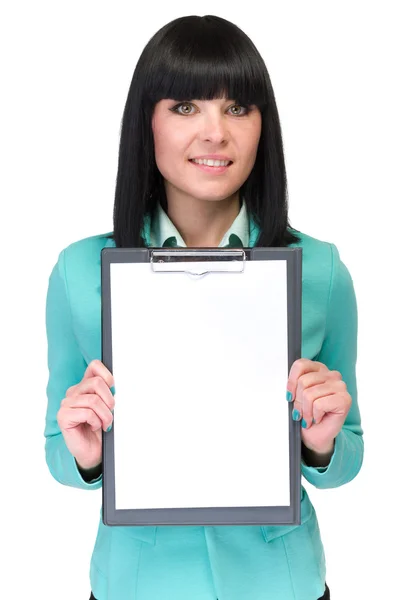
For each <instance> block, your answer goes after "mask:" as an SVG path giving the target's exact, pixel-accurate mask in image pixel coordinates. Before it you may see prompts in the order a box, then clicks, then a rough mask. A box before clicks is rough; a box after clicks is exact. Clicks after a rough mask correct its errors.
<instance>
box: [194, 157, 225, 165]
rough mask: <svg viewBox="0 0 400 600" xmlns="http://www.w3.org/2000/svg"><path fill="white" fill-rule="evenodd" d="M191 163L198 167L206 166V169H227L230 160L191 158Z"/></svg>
mask: <svg viewBox="0 0 400 600" xmlns="http://www.w3.org/2000/svg"><path fill="white" fill-rule="evenodd" d="M190 160H191V162H195V163H197V164H198V165H207V166H208V167H227V166H228V165H229V163H230V162H231V161H230V160H211V159H209V158H207V159H205V158H191V159H190Z"/></svg>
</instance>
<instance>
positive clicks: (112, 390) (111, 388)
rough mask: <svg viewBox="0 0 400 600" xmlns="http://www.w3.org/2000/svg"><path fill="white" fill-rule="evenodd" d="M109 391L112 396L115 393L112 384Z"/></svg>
mask: <svg viewBox="0 0 400 600" xmlns="http://www.w3.org/2000/svg"><path fill="white" fill-rule="evenodd" d="M110 392H111V393H112V395H113V396H114V395H115V386H113V385H112V386H111V387H110Z"/></svg>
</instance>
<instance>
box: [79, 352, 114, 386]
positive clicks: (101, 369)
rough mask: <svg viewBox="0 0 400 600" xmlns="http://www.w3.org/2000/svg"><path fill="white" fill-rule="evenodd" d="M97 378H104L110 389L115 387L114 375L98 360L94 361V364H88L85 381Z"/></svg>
mask: <svg viewBox="0 0 400 600" xmlns="http://www.w3.org/2000/svg"><path fill="white" fill-rule="evenodd" d="M96 376H99V377H102V378H103V379H104V381H105V382H106V384H107V385H108V387H109V388H110V387H112V386H114V385H115V383H114V376H113V374H112V373H111V372H110V371H109V370H108V369H107V367H106V366H105V364H104V363H102V362H101V360H97V359H95V360H92V362H91V363H89V364H88V366H87V369H86V371H85V374H84V376H83V379H90V378H91V377H96Z"/></svg>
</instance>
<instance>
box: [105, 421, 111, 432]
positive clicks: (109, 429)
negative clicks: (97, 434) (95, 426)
mask: <svg viewBox="0 0 400 600" xmlns="http://www.w3.org/2000/svg"><path fill="white" fill-rule="evenodd" d="M111 429H112V423H111V425H110V427H109V428H108V429H106V432H107V433H108V432H109V431H111Z"/></svg>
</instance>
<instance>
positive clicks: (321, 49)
mask: <svg viewBox="0 0 400 600" xmlns="http://www.w3.org/2000/svg"><path fill="white" fill-rule="evenodd" d="M396 9H398V6H397V2H395V1H393V2H388V1H381V2H379V3H378V2H365V1H363V2H361V1H357V2H355V1H353V2H352V1H349V0H347V1H340V2H338V1H336V2H329V3H328V2H323V1H321V0H313V1H307V0H303V1H302V2H286V1H282V0H279V1H278V0H276V1H274V2H272V1H270V2H268V1H266V0H263V2H255V3H254V2H253V3H251V4H248V3H246V2H242V1H240V2H239V1H231V2H229V3H215V2H214V1H213V2H211V1H208V0H203V1H202V2H201V3H192V4H183V3H182V2H178V1H174V0H169V2H167V3H159V4H158V5H157V9H155V5H154V4H153V3H146V2H144V3H140V4H139V5H137V4H136V7H135V3H134V2H118V1H114V2H99V1H97V2H94V1H92V0H90V1H89V0H86V1H82V0H81V1H80V2H77V1H71V0H70V1H69V2H68V3H67V2H64V3H62V2H43V1H40V0H37V1H36V2H31V3H28V2H13V3H11V2H9V3H7V4H5V5H4V8H3V10H2V19H1V35H0V44H1V48H0V51H1V57H2V70H1V73H2V93H1V101H2V110H1V111H0V119H1V123H0V125H1V136H0V137H1V167H2V168H1V172H2V175H1V179H0V185H1V190H0V194H1V196H0V197H1V213H0V218H1V224H2V237H1V244H2V253H1V274H2V283H1V291H2V293H1V311H0V315H1V316H0V318H1V323H0V325H1V338H2V344H1V349H2V370H1V373H2V384H3V393H2V411H1V420H2V429H1V436H0V440H1V448H0V450H1V459H2V461H1V466H2V471H1V472H2V492H1V500H0V501H1V521H2V527H1V546H2V550H3V559H2V573H3V574H2V583H1V588H2V596H3V597H4V598H17V599H18V598H24V597H33V596H37V597H40V598H41V600H53V599H54V598H57V599H58V600H67V599H68V600H70V599H71V598H74V599H77V600H78V599H83V600H87V598H88V597H89V593H90V588H89V578H88V572H89V559H90V553H91V551H92V548H93V544H94V540H95V534H96V531H97V522H98V518H99V511H100V506H101V490H97V491H95V492H88V491H83V490H77V489H73V488H67V487H65V486H62V485H60V484H58V483H57V482H56V481H55V480H53V479H52V477H51V476H50V474H49V471H48V469H47V466H46V464H45V457H44V437H43V431H44V425H45V423H44V416H45V411H46V403H47V399H46V394H45V387H46V384H47V354H46V353H47V346H46V343H47V342H46V335H45V322H44V317H45V312H44V311H45V297H46V292H47V283H48V277H49V275H50V271H51V268H52V266H53V265H54V263H55V261H56V259H57V256H58V253H59V252H60V250H61V249H62V248H64V247H65V246H66V245H68V244H70V243H71V242H73V241H75V240H78V239H80V238H83V237H87V236H89V235H95V234H98V233H104V232H109V231H111V230H112V207H113V195H114V185H115V178H116V170H117V156H118V140H119V129H120V122H121V118H122V111H123V108H124V104H125V100H126V95H127V92H128V88H129V84H130V81H131V77H132V73H133V70H134V67H135V65H136V62H137V60H138V58H139V55H140V53H141V51H142V49H143V48H144V46H145V44H146V43H147V42H148V40H149V39H150V37H151V36H152V35H153V34H154V33H155V32H156V31H157V30H158V29H159V28H160V27H161V26H163V25H164V24H165V23H167V22H169V21H171V20H172V19H174V18H177V17H181V16H184V15H188V14H198V15H205V14H217V15H218V16H221V17H224V18H227V19H229V20H231V21H233V22H234V23H236V24H237V25H239V27H241V28H242V29H243V30H244V31H245V32H246V33H247V34H248V35H249V36H250V37H251V38H252V40H253V41H254V43H255V44H256V46H257V47H258V49H259V51H260V52H261V54H262V56H263V58H264V60H265V62H266V65H267V68H268V70H269V73H270V76H271V80H272V84H273V87H274V91H275V95H276V100H277V104H278V109H279V114H280V118H281V124H282V130H283V137H284V144H285V153H286V165H287V173H288V182H289V201H290V205H289V206H290V213H289V216H290V219H291V224H292V225H293V226H294V227H296V228H297V229H300V230H301V231H303V232H305V233H307V234H309V235H312V236H314V237H317V238H319V239H322V240H325V241H329V242H333V243H335V244H336V245H337V247H338V249H339V252H340V255H341V258H342V260H343V261H344V262H345V264H346V265H347V266H348V268H349V270H350V272H351V275H352V277H353V281H354V285H355V289H356V295H357V300H358V310H359V359H358V367H357V374H358V389H359V405H360V409H361V414H362V425H363V428H364V432H365V435H364V439H365V460H364V465H363V468H362V470H361V472H360V474H359V475H358V477H357V478H356V479H355V480H353V481H352V482H351V483H349V484H347V485H345V486H343V487H342V488H339V489H331V490H316V489H315V488H311V487H310V486H309V485H308V484H306V487H307V490H308V491H309V494H310V496H311V500H312V501H313V503H314V505H315V507H316V509H317V514H318V517H319V522H320V527H321V533H322V536H323V540H324V543H325V551H326V558H327V581H328V584H329V585H330V587H331V591H332V598H333V600H350V599H353V598H364V597H369V598H387V597H394V596H395V595H396V593H397V590H398V587H397V586H398V564H397V563H398V536H399V525H398V523H399V514H398V513H399V501H398V495H397V494H396V493H395V491H394V486H395V481H396V479H397V475H398V470H399V465H398V461H397V448H398V435H397V434H398V415H399V413H398V411H397V399H398V396H399V379H398V373H399V368H398V359H397V356H398V340H399V319H398V311H399V302H398V296H397V294H396V293H395V290H397V288H398V277H399V265H398V262H399V261H398V259H399V252H398V243H397V236H398V230H397V229H398V203H399V199H400V198H399V184H398V164H399V151H398V150H399V134H400V128H399V117H398V110H399V106H400V97H399V89H398V85H399V84H398V72H399V64H398V61H396V59H395V56H396V55H397V56H398V55H399V51H400V48H399V41H398V21H397V19H396V18H395V12H396ZM261 13H262V17H261ZM121 600H122V599H121ZM246 600H247V599H246ZM249 600H250V599H249ZM251 600H256V599H251Z"/></svg>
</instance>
